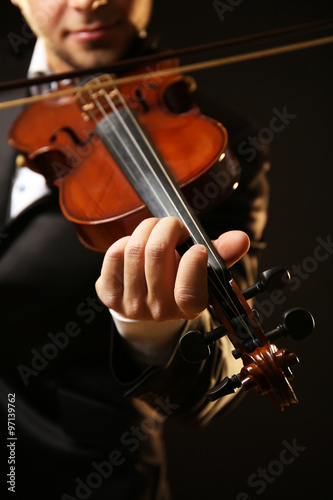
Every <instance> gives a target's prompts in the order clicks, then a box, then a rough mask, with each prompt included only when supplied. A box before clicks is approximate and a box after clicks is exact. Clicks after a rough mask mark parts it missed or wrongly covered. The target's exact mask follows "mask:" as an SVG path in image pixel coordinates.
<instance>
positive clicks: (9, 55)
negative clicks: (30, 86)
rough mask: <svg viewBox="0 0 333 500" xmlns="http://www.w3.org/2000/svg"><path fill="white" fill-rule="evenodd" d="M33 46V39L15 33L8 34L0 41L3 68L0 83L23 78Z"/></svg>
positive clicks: (0, 57)
mask: <svg viewBox="0 0 333 500" xmlns="http://www.w3.org/2000/svg"><path fill="white" fill-rule="evenodd" d="M34 45H35V39H33V38H30V39H27V38H24V37H23V36H21V35H17V34H15V33H8V35H7V36H6V37H5V38H1V39H0V60H1V63H2V68H3V71H1V73H0V81H9V80H16V79H18V78H23V77H25V75H26V73H27V70H28V67H29V64H30V59H31V56H32V52H33V48H34Z"/></svg>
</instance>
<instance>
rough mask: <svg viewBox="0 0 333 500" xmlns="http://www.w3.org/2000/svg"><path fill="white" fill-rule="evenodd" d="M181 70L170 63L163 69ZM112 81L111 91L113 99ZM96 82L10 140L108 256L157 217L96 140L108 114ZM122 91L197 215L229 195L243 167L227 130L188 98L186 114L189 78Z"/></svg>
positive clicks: (32, 113) (42, 111)
mask: <svg viewBox="0 0 333 500" xmlns="http://www.w3.org/2000/svg"><path fill="white" fill-rule="evenodd" d="M174 64H175V62H164V63H163V67H164V68H167V67H168V66H169V65H172V66H173V65H174ZM151 71H152V69H151ZM108 81H109V82H110V84H109V87H107V88H106V91H107V92H108V93H109V94H112V93H113V84H112V80H111V79H110V80H107V82H108ZM93 83H94V80H92V81H91V82H89V84H88V86H87V87H84V89H85V90H84V91H83V92H82V94H79V95H77V96H76V97H75V98H74V99H73V97H62V98H55V99H52V98H51V99H47V100H43V101H40V102H37V103H35V104H32V105H31V106H29V107H27V108H26V109H25V110H24V111H23V113H22V114H21V116H20V118H19V120H17V121H16V122H15V123H14V124H13V126H12V127H11V129H10V132H9V142H10V144H11V145H12V146H13V147H15V148H16V149H18V150H19V151H20V152H21V153H23V154H24V156H25V159H26V163H27V164H28V166H29V167H30V168H31V169H33V170H34V171H36V172H38V173H40V174H42V175H43V176H44V177H45V179H46V181H47V182H48V183H49V184H54V185H56V186H57V187H58V188H59V197H60V205H61V209H62V211H63V213H64V215H65V216H66V217H67V218H68V219H69V220H70V221H71V222H73V223H74V224H75V225H76V227H77V231H78V234H79V236H80V238H81V240H82V242H83V243H84V244H85V245H86V246H88V247H89V248H91V249H93V250H96V251H100V252H105V251H106V250H107V248H108V247H109V246H110V245H111V244H112V243H113V242H114V241H116V240H117V239H119V238H121V237H122V236H125V235H129V234H131V233H132V231H133V230H134V228H135V227H136V226H137V225H138V224H139V223H140V222H141V221H142V220H143V219H145V218H147V217H149V216H151V214H150V212H149V210H148V209H147V208H146V206H145V205H144V204H143V203H142V200H141V198H140V197H139V196H138V194H137V193H136V191H135V189H134V188H133V186H132V185H131V184H130V183H129V181H128V180H127V178H126V176H125V175H124V174H123V172H122V171H121V169H120V168H119V166H118V165H117V163H116V162H115V160H114V159H113V157H112V156H110V154H109V152H108V151H107V149H106V147H105V146H104V144H103V143H102V141H101V140H100V138H99V137H98V135H97V134H96V131H95V126H96V123H97V122H98V121H99V120H100V118H101V117H102V114H101V112H100V111H99V110H98V109H93V104H92V100H91V96H90V93H89V88H90V87H91V86H92V85H93ZM119 91H120V92H121V94H122V96H123V98H124V100H125V102H126V105H127V106H129V107H130V108H131V110H132V111H133V112H134V113H135V116H136V118H137V120H138V122H139V123H140V124H141V126H142V127H143V128H144V129H145V131H146V132H147V134H148V136H149V137H150V139H151V141H152V143H153V144H154V147H155V148H156V151H157V152H158V154H159V155H160V156H161V157H162V158H163V160H164V162H165V164H166V165H167V166H168V168H169V170H170V172H171V174H172V175H173V177H174V179H175V180H176V182H177V183H178V184H179V186H180V187H181V188H182V189H183V191H184V194H185V196H186V198H187V200H188V203H189V205H190V206H191V207H192V208H193V210H194V211H195V213H196V214H197V215H203V214H204V213H207V212H208V211H210V210H211V209H212V208H213V207H214V206H215V205H217V204H218V203H220V202H221V201H222V200H223V199H224V198H225V197H226V196H228V194H229V193H230V192H231V191H232V189H233V186H234V185H235V183H236V182H237V181H238V179H239V175H240V169H239V165H238V163H237V161H236V159H235V158H234V156H233V155H232V153H231V151H230V149H229V147H228V135H227V131H226V130H225V128H224V127H223V125H222V124H220V123H218V122H216V121H215V120H213V119H212V118H209V117H206V116H204V115H202V114H201V113H200V110H199V109H198V108H197V107H196V106H195V105H193V104H192V102H190V100H189V98H188V96H187V97H186V98H185V101H186V99H187V102H186V109H185V110H184V109H181V110H179V107H183V108H184V104H181V105H180V106H179V105H178V104H177V103H178V102H179V100H181V101H182V102H184V99H183V98H184V94H185V95H186V92H187V89H186V82H185V80H184V77H183V76H181V75H179V76H166V77H163V78H162V77H158V78H156V77H155V76H154V74H153V73H148V74H147V77H146V78H145V80H144V81H140V82H139V83H137V82H134V83H131V84H125V85H123V86H120V88H119ZM94 92H95V91H94V90H92V93H93V94H94ZM177 94H179V97H178V95H177ZM188 95H189V94H188ZM174 103H176V104H174ZM104 107H105V108H107V103H104ZM177 107H178V109H177V111H175V108H177ZM88 111H89V113H88ZM32 123H33V127H32V126H31V124H32ZM203 189H206V193H202V190H203ZM200 193H202V194H200Z"/></svg>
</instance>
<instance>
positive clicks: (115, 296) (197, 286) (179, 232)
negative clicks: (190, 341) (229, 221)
mask: <svg viewBox="0 0 333 500" xmlns="http://www.w3.org/2000/svg"><path fill="white" fill-rule="evenodd" d="M187 238H188V231H187V229H186V228H185V227H184V226H183V224H182V223H181V222H179V221H178V220H177V219H176V218H174V217H166V218H163V219H157V218H151V219H146V220H144V221H143V222H142V223H141V224H140V225H139V226H138V227H137V228H136V229H135V231H134V232H133V234H132V235H131V236H128V237H125V238H122V239H120V240H118V241H117V242H116V243H114V244H113V245H112V246H111V247H110V248H109V249H108V251H107V253H106V255H105V258H104V262H103V266H102V271H101V276H100V277H99V279H98V280H97V282H96V290H97V293H98V295H99V298H100V299H101V300H102V302H103V303H104V304H105V305H106V306H107V307H108V308H110V309H112V310H114V311H116V312H117V313H118V314H120V315H122V316H124V317H125V318H129V319H134V320H139V321H143V320H146V321H147V320H153V321H157V322H161V321H167V320H175V319H193V318H195V317H197V316H198V315H200V314H201V313H202V311H203V310H204V309H205V308H206V307H207V305H208V291H207V250H206V248H205V247H204V246H202V245H194V246H193V247H191V248H190V249H189V250H188V251H187V252H186V253H185V254H184V255H183V257H182V258H180V257H179V254H178V253H177V252H176V247H177V246H179V245H181V244H182V243H184V242H185V241H186V240H187ZM213 243H214V245H215V247H216V249H217V251H218V252H219V254H220V255H221V257H222V258H223V260H224V261H225V263H226V265H227V266H228V267H230V266H231V265H233V264H234V263H235V262H237V261H238V260H239V259H240V258H241V257H242V255H244V254H245V253H246V252H247V250H248V248H249V239H248V237H247V235H246V234H245V233H243V232H241V231H229V232H227V233H224V234H222V235H221V236H220V237H219V238H218V239H217V240H216V241H214V242H213Z"/></svg>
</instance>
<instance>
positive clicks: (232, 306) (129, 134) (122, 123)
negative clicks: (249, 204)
mask: <svg viewBox="0 0 333 500" xmlns="http://www.w3.org/2000/svg"><path fill="white" fill-rule="evenodd" d="M96 79H97V80H98V78H96ZM110 79H111V77H110ZM113 86H114V85H113ZM114 88H115V86H114ZM88 91H89V94H90V96H91V98H92V99H93V101H94V103H95V105H96V106H97V107H98V109H99V111H100V113H101V114H102V116H104V118H105V119H106V120H107V122H108V125H109V126H110V127H111V128H112V130H113V132H114V133H115V135H116V136H117V138H118V140H119V142H120V143H121V144H122V146H123V147H124V149H125V150H126V151H127V153H128V154H129V155H130V156H131V157H132V161H133V162H134V163H135V164H136V166H137V168H138V170H140V172H141V175H142V176H143V177H144V178H145V179H146V176H145V173H144V172H143V171H142V169H141V168H140V165H139V164H138V163H137V161H136V159H135V158H134V156H133V155H132V152H131V150H130V149H129V148H128V146H127V144H126V143H125V142H124V140H123V137H122V135H121V134H120V132H119V130H118V129H117V127H115V125H114V124H113V123H112V121H111V120H110V119H109V115H108V113H107V112H106V111H105V109H104V107H103V105H102V104H101V103H100V102H99V100H98V99H97V98H96V97H95V95H94V92H93V91H92V90H88ZM103 94H104V97H105V99H106V101H107V102H108V104H109V106H110V108H111V109H112V111H113V113H114V116H115V117H116V118H117V120H118V122H119V124H120V126H121V127H122V128H123V130H124V132H125V134H126V136H127V137H128V138H129V139H130V140H131V142H132V145H133V146H134V147H135V148H136V150H137V151H138V153H139V154H140V155H141V157H142V159H143V160H144V161H145V163H146V165H147V167H148V168H149V169H150V171H151V173H152V174H153V175H154V177H155V179H156V180H157V182H158V183H159V184H160V187H161V189H162V190H163V191H164V193H165V195H166V196H167V198H168V199H169V201H170V202H171V204H172V205H173V207H174V209H175V211H176V212H177V213H178V214H179V218H180V219H183V218H182V216H181V214H180V213H179V210H178V207H177V205H176V204H175V203H174V201H173V199H172V198H171V197H170V194H169V193H168V192H167V191H166V190H165V188H164V186H163V185H162V184H161V183H160V179H159V178H158V176H157V175H156V173H155V172H154V170H153V169H151V165H150V163H149V161H148V159H147V158H146V157H145V156H144V155H143V151H142V149H141V148H140V147H139V145H138V143H137V142H136V139H135V137H134V136H133V134H132V132H131V131H130V129H129V128H128V126H127V124H126V122H125V121H124V120H123V117H122V116H121V114H120V113H119V111H118V108H117V106H116V105H115V103H114V102H113V100H112V99H111V97H110V96H109V94H108V93H107V92H106V90H105V89H104V90H103ZM81 96H82V94H81ZM81 96H80V97H81ZM117 96H118V99H119V101H120V102H121V104H122V105H123V107H124V109H125V110H126V113H127V115H128V116H129V118H130V120H131V122H132V123H133V125H134V126H135V128H136V130H137V132H138V133H139V134H140V136H141V137H142V139H143V140H144V142H145V144H146V146H147V147H148V149H149V151H150V152H151V153H152V155H153V156H154V158H155V160H156V162H157V163H158V165H159V167H160V169H161V171H162V172H163V174H164V176H165V178H166V179H167V180H168V179H169V175H168V173H167V171H166V170H165V168H164V165H163V163H162V162H161V161H160V160H159V158H158V156H157V155H156V153H155V151H154V149H153V148H152V146H151V144H150V142H149V141H148V140H147V138H146V136H145V134H143V132H142V130H141V127H140V126H139V124H138V123H137V120H136V119H135V117H134V115H133V113H132V111H131V110H130V108H129V107H128V105H127V103H126V101H125V100H124V98H123V96H122V95H121V92H120V91H119V89H118V88H117ZM81 99H82V97H81ZM90 116H91V118H93V120H94V121H95V123H97V122H98V120H97V118H96V117H95V116H94V115H92V114H91V113H90ZM170 187H171V188H172V189H173V191H174V194H175V195H176V196H177V198H178V199H179V201H180V202H181V203H182V206H183V208H184V209H185V210H186V212H187V215H188V216H189V218H190V219H191V221H192V223H193V224H194V225H195V227H196V229H197V230H198V232H199V234H200V236H201V237H202V240H203V241H204V242H205V244H206V247H207V248H210V243H209V242H208V241H207V239H206V237H205V235H204V234H203V233H202V231H201V229H200V227H199V226H198V225H197V222H196V221H195V219H194V218H193V216H192V214H191V213H190V212H189V210H188V208H187V206H186V205H185V204H184V203H183V201H182V199H181V197H180V196H179V193H178V191H177V190H176V189H175V187H174V186H173V184H172V183H170ZM154 194H155V193H154ZM155 196H157V195H156V194H155ZM195 242H196V241H195ZM211 255H212V256H213V258H214V260H215V262H216V264H217V265H218V267H220V263H219V261H218V260H217V258H216V256H215V254H214V252H211ZM210 267H211V269H212V271H213V273H214V274H215V277H216V278H217V280H218V282H219V283H220V286H221V287H222V289H223V291H224V293H225V294H226V296H227V298H228V299H229V307H230V309H231V310H233V313H234V314H235V315H236V316H237V317H238V319H239V321H240V322H241V323H242V325H243V327H244V328H245V330H246V331H247V333H248V334H249V335H250V336H251V337H252V338H253V335H252V333H251V331H250V329H249V327H248V325H247V324H246V322H245V321H244V319H243V318H242V314H241V313H240V311H239V310H238V306H237V304H236V303H235V302H234V301H233V300H232V298H231V296H230V294H229V292H228V290H227V289H226V287H225V285H224V283H223V282H222V281H221V279H220V276H219V275H218V274H217V273H216V271H215V269H214V267H212V266H210ZM220 268H221V267H220ZM222 272H223V270H222ZM210 281H211V283H212V285H213V286H214V287H215V289H217V286H216V284H215V283H214V282H212V280H210ZM217 290H218V289H217Z"/></svg>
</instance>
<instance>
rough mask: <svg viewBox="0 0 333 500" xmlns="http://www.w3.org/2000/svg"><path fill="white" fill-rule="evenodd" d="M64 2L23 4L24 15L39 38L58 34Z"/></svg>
mask: <svg viewBox="0 0 333 500" xmlns="http://www.w3.org/2000/svg"><path fill="white" fill-rule="evenodd" d="M62 4H63V1H62V0H50V1H47V2H45V1H44V0H37V1H32V0H31V1H27V2H25V3H23V5H22V6H23V15H24V16H25V18H26V19H27V21H28V23H29V25H30V26H31V28H32V30H33V31H34V32H35V34H36V35H37V36H45V35H46V37H49V36H50V35H51V36H52V34H53V33H56V31H57V26H58V25H59V21H60V19H61V15H62Z"/></svg>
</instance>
